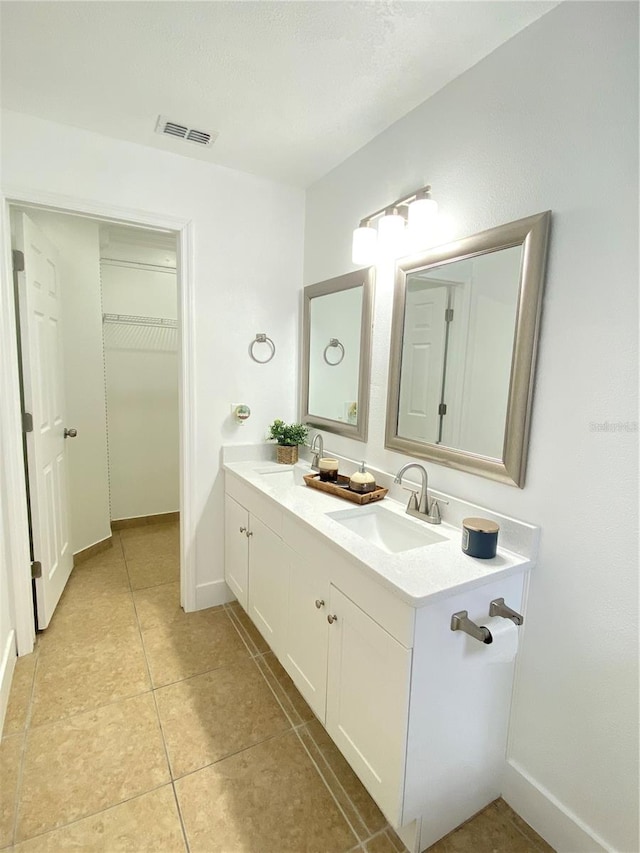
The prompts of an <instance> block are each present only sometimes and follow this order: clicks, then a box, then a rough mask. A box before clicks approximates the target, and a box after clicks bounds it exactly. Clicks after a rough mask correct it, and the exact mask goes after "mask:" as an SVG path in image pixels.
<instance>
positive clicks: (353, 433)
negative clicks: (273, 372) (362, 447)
mask: <svg viewBox="0 0 640 853" xmlns="http://www.w3.org/2000/svg"><path fill="white" fill-rule="evenodd" d="M372 300H373V271H372V270H369V269H365V270H357V271H356V272H353V273H348V274H347V275H341V276H338V277H336V278H332V279H329V280H328V281H322V282H319V283H318V284H312V285H309V286H308V287H305V289H304V315H303V366H302V382H301V389H302V400H301V409H302V415H301V417H302V421H303V423H307V424H311V425H313V426H316V427H318V428H320V429H324V430H327V431H328V432H334V433H338V434H340V435H346V436H349V437H350V438H356V439H359V440H361V441H366V436H367V416H368V407H369V370H370V366H369V362H370V349H371V312H372Z"/></svg>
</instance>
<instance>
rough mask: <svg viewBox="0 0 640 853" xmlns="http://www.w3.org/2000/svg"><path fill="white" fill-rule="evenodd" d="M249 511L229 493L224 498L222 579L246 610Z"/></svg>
mask: <svg viewBox="0 0 640 853" xmlns="http://www.w3.org/2000/svg"><path fill="white" fill-rule="evenodd" d="M248 532H249V513H248V512H247V510H246V509H245V508H244V507H243V506H240V504H239V503H237V502H236V501H234V499H233V498H231V497H229V495H225V498H224V579H225V580H226V582H227V584H228V585H229V588H230V589H231V591H232V592H233V594H234V595H235V597H236V598H237V599H238V601H239V602H240V604H241V605H242V606H243V607H244V609H245V610H246V609H247V607H248V606H249V605H248V597H247V588H248V585H249V546H248V544H247V542H248V539H247V533H248Z"/></svg>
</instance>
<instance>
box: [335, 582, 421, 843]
mask: <svg viewBox="0 0 640 853" xmlns="http://www.w3.org/2000/svg"><path fill="white" fill-rule="evenodd" d="M327 617H328V618H330V619H331V623H330V628H329V666H328V680H327V722H326V727H327V731H328V732H329V734H330V735H331V737H332V738H333V740H334V741H335V743H336V745H337V746H338V747H339V748H340V751H341V752H342V754H343V755H344V757H345V758H346V759H347V761H348V762H349V764H350V765H351V766H352V767H353V769H354V770H355V772H356V773H357V774H358V776H359V777H360V779H361V781H362V783H363V785H364V786H365V788H367V790H368V791H369V793H370V794H371V796H372V797H373V799H374V800H375V801H376V803H377V804H378V806H380V808H381V810H382V812H383V813H384V815H385V816H386V818H387V820H388V821H389V822H390V823H391V824H393V825H394V826H399V824H400V823H401V817H402V806H403V797H404V768H405V758H406V740H407V724H408V718H409V689H410V682H411V650H410V649H407V648H405V647H404V646H403V645H401V644H400V643H399V642H398V641H397V640H396V639H395V638H394V637H392V636H391V634H388V633H387V632H386V631H385V630H384V628H382V627H381V626H380V625H378V623H377V622H375V621H374V620H373V619H372V618H371V617H370V616H368V615H367V614H366V613H365V612H364V611H363V610H361V609H360V608H359V607H357V606H356V605H355V604H354V603H353V601H351V599H349V598H347V596H346V595H344V594H343V593H341V592H340V590H339V589H337V588H336V587H334V586H331V598H330V611H329V613H328V614H327Z"/></svg>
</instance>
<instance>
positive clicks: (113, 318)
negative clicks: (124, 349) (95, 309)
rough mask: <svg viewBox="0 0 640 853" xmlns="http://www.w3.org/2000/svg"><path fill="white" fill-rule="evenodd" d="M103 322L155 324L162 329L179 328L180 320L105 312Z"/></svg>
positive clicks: (139, 324)
mask: <svg viewBox="0 0 640 853" xmlns="http://www.w3.org/2000/svg"><path fill="white" fill-rule="evenodd" d="M102 322H103V323H116V324H118V325H121V326H122V325H125V326H155V327H157V328H160V329H177V328H178V321H177V320H172V319H171V318H169V317H143V316H141V315H139V314H103V315H102Z"/></svg>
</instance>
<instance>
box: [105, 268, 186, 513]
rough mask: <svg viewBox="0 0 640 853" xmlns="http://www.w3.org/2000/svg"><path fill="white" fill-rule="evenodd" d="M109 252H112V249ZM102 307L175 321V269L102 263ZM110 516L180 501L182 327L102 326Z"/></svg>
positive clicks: (165, 508)
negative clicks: (179, 371) (162, 269)
mask: <svg viewBox="0 0 640 853" xmlns="http://www.w3.org/2000/svg"><path fill="white" fill-rule="evenodd" d="M110 254H111V253H110ZM101 278H102V307H103V310H104V312H105V313H107V314H136V315H141V316H143V317H162V318H164V319H167V320H174V321H176V319H177V315H178V294H177V281H176V274H175V272H172V271H170V270H167V271H162V272H160V271H157V270H154V269H148V268H141V267H133V266H123V265H120V264H118V265H113V264H109V263H104V262H103V263H102V264H101ZM104 354H105V377H106V386H107V433H108V439H109V485H110V494H111V518H112V519H121V518H136V517H139V516H145V515H156V514H158V513H165V512H176V511H177V510H179V509H180V468H179V435H178V330H177V329H176V328H173V329H172V328H159V327H154V326H139V325H137V326H136V325H129V324H120V323H118V324H110V323H106V324H105V326H104Z"/></svg>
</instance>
